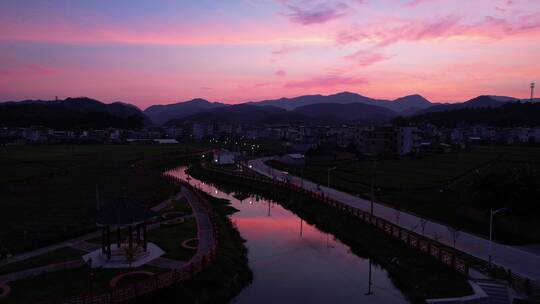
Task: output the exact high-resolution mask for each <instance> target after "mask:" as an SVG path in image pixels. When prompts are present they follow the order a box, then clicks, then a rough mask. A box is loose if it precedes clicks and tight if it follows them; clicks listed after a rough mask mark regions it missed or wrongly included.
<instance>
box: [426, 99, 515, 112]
mask: <svg viewBox="0 0 540 304" xmlns="http://www.w3.org/2000/svg"><path fill="white" fill-rule="evenodd" d="M512 100H516V99H512ZM507 102H509V101H508V99H504V98H501V97H496V96H488V95H482V96H478V97H476V98H473V99H471V100H468V101H466V102H462V103H448V104H439V105H435V106H432V107H429V108H426V109H423V110H421V111H419V112H418V113H416V114H422V113H429V112H441V111H450V110H458V109H475V108H497V107H500V106H502V105H504V104H505V103H507Z"/></svg>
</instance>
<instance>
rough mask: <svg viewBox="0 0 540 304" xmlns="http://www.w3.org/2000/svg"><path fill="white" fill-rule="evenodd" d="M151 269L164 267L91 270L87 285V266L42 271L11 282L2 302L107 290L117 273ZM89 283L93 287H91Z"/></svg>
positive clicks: (64, 296)
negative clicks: (48, 271)
mask: <svg viewBox="0 0 540 304" xmlns="http://www.w3.org/2000/svg"><path fill="white" fill-rule="evenodd" d="M138 270H140V271H150V272H154V273H161V272H165V271H167V269H162V268H157V267H150V266H143V267H138V268H130V269H127V268H126V269H101V268H97V269H94V270H93V272H94V274H95V276H94V279H93V281H92V285H90V279H89V278H90V276H89V270H88V267H86V266H83V267H80V268H75V269H67V270H61V271H56V272H52V273H44V274H41V275H38V276H35V277H30V278H27V279H24V280H19V281H16V282H12V283H10V284H9V285H10V287H11V288H12V290H11V295H10V297H9V298H8V299H6V300H5V302H2V303H38V302H46V301H51V302H55V301H59V300H61V299H63V298H66V297H69V296H75V295H79V294H82V293H86V292H88V291H89V290H90V288H92V290H93V291H107V290H108V287H109V282H110V281H111V280H112V279H113V278H114V277H115V276H117V275H119V274H122V273H125V272H131V271H138ZM90 286H92V287H90Z"/></svg>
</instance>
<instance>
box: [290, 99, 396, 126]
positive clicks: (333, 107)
mask: <svg viewBox="0 0 540 304" xmlns="http://www.w3.org/2000/svg"><path fill="white" fill-rule="evenodd" d="M293 112H294V113H298V114H302V115H305V116H308V117H312V118H327V119H326V120H330V121H331V120H333V121H336V122H338V123H339V122H341V123H349V122H366V123H368V122H384V121H387V120H389V119H390V118H393V117H396V116H398V114H397V113H396V112H394V111H391V110H389V109H386V108H383V107H380V106H372V105H365V104H362V103H349V104H332V103H321V104H313V105H307V106H302V107H298V108H296V109H295V110H294V111H293Z"/></svg>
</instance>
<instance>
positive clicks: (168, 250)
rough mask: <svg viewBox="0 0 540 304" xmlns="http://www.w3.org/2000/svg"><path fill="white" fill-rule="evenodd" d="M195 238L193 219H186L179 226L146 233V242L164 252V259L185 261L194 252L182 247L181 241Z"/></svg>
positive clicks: (195, 226) (195, 228)
mask: <svg viewBox="0 0 540 304" xmlns="http://www.w3.org/2000/svg"><path fill="white" fill-rule="evenodd" d="M196 237H197V222H196V221H195V219H194V218H190V219H186V221H185V222H184V223H182V224H179V225H174V226H168V227H167V226H164V227H159V228H156V229H153V230H150V231H149V232H148V240H149V241H150V242H152V243H155V244H156V245H158V246H159V247H160V248H161V249H163V250H164V251H165V255H164V257H166V258H170V259H174V260H181V261H187V260H189V259H190V258H191V257H192V256H193V255H194V254H195V252H196V250H191V249H187V248H184V247H182V241H184V240H187V239H192V238H196Z"/></svg>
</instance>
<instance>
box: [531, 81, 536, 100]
mask: <svg viewBox="0 0 540 304" xmlns="http://www.w3.org/2000/svg"><path fill="white" fill-rule="evenodd" d="M535 86H536V83H534V82H531V102H533V100H534V87H535Z"/></svg>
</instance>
